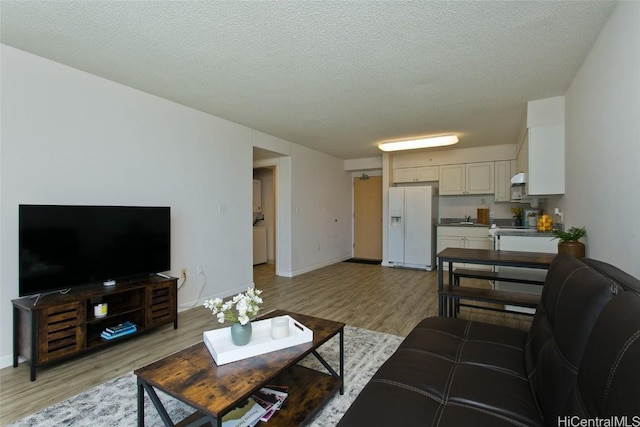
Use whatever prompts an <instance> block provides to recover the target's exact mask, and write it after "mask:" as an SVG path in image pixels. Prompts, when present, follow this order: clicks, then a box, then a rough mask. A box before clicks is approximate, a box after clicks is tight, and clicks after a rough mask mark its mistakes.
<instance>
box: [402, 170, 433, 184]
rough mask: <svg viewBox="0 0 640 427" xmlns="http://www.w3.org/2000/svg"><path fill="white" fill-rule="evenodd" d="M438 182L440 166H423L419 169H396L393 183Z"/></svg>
mask: <svg viewBox="0 0 640 427" xmlns="http://www.w3.org/2000/svg"><path fill="white" fill-rule="evenodd" d="M437 180H438V166H421V167H417V168H395V169H394V170H393V182H394V183H401V182H429V181H437Z"/></svg>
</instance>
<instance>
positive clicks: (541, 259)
mask: <svg viewBox="0 0 640 427" xmlns="http://www.w3.org/2000/svg"><path fill="white" fill-rule="evenodd" d="M556 255H557V254H554V253H545V252H521V251H500V250H493V249H466V248H446V249H444V250H442V251H441V252H439V253H438V291H439V293H438V315H439V316H444V314H445V302H446V301H445V297H444V296H442V295H440V291H442V290H443V287H444V265H445V263H447V264H448V267H449V284H452V283H453V263H454V262H458V263H465V264H477V265H491V266H508V267H522V268H535V269H549V265H551V261H553V259H554V258H555V256H556Z"/></svg>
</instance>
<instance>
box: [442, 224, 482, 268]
mask: <svg viewBox="0 0 640 427" xmlns="http://www.w3.org/2000/svg"><path fill="white" fill-rule="evenodd" d="M492 246H493V243H492V240H491V238H490V237H489V228H488V227H475V226H460V227H456V226H440V227H438V238H437V247H438V253H440V251H442V250H443V249H446V248H467V249H491V248H492ZM453 267H454V268H474V269H476V270H490V269H491V267H490V266H482V265H477V264H462V263H454V264H453ZM444 269H445V270H448V269H449V266H448V264H445V265H444Z"/></svg>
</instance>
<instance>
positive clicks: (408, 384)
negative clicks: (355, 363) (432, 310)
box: [338, 254, 640, 427]
mask: <svg viewBox="0 0 640 427" xmlns="http://www.w3.org/2000/svg"><path fill="white" fill-rule="evenodd" d="M639 292H640V281H638V280H637V279H635V278H633V277H631V276H629V275H628V274H626V273H624V272H622V271H621V270H619V269H617V268H615V267H613V266H611V265H609V264H606V263H603V262H600V261H596V260H591V259H586V258H585V259H581V260H579V259H577V258H574V257H572V256H569V255H563V254H561V255H558V256H557V257H556V258H555V259H554V262H553V263H552V265H551V266H550V268H549V272H548V274H547V279H546V281H545V285H544V288H543V293H542V298H541V302H540V305H539V306H538V307H537V310H536V314H535V317H534V320H533V323H532V325H531V328H530V330H529V331H528V332H526V331H521V330H518V329H513V328H508V327H504V326H497V325H489V324H485V323H479V322H473V321H466V320H462V319H458V318H439V317H432V318H427V319H425V320H423V321H421V322H420V323H419V324H418V325H417V326H416V327H415V329H414V330H413V331H412V332H411V333H410V334H409V335H408V336H407V338H406V339H405V340H404V341H403V343H402V344H401V345H400V347H399V348H398V350H397V351H396V352H395V353H394V354H393V355H392V356H391V358H389V360H387V362H385V363H384V364H383V365H382V366H381V367H380V369H379V370H378V372H377V373H376V374H375V375H374V376H373V378H372V379H371V380H370V382H369V383H368V384H367V385H366V386H365V388H364V389H363V391H362V392H361V393H360V395H359V396H358V397H357V398H356V400H355V402H354V403H353V404H352V405H351V407H350V408H349V409H348V411H347V412H346V414H345V415H344V417H343V418H342V420H341V421H340V423H339V424H338V425H339V426H340V427H350V426H507V425H508V426H514V425H515V426H540V425H547V426H567V427H569V426H575V425H640V295H639ZM625 417H626V418H625ZM596 419H600V422H601V424H580V423H587V422H592V423H596V422H598V421H594V420H596ZM607 420H608V422H618V423H619V424H602V423H604V422H607ZM622 422H624V423H626V424H620V423H622Z"/></svg>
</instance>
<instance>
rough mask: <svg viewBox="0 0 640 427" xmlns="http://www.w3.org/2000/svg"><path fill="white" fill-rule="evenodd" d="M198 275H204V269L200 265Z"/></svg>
mask: <svg viewBox="0 0 640 427" xmlns="http://www.w3.org/2000/svg"><path fill="white" fill-rule="evenodd" d="M198 274H200V275H202V274H204V269H203V268H202V265H200V264H198Z"/></svg>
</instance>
